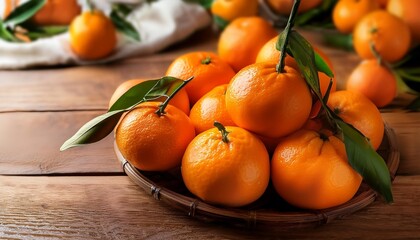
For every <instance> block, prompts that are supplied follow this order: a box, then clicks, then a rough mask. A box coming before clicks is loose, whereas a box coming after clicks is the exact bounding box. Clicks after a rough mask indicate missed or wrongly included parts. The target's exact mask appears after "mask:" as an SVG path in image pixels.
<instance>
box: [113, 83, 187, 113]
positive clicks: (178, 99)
mask: <svg viewBox="0 0 420 240" xmlns="http://www.w3.org/2000/svg"><path fill="white" fill-rule="evenodd" d="M144 81H145V80H144V79H132V80H128V81H125V82H123V83H121V84H120V85H119V86H118V87H117V88H116V89H115V91H114V93H113V94H112V96H111V98H110V100H109V104H108V108H111V106H112V105H113V104H114V103H115V102H116V101H117V100H118V98H120V97H121V95H123V94H124V93H125V92H127V91H128V90H129V89H130V88H132V87H134V86H135V85H137V84H139V83H141V82H144ZM165 100H166V97H160V98H158V99H156V100H155V101H154V102H163V101H165ZM169 104H171V105H173V106H174V107H177V108H179V109H180V110H182V111H183V112H184V113H185V114H189V113H190V102H189V99H188V95H187V92H186V91H185V89H181V90H180V91H179V92H178V93H177V94H176V95H175V96H174V97H173V98H172V99H171V100H170V101H169Z"/></svg>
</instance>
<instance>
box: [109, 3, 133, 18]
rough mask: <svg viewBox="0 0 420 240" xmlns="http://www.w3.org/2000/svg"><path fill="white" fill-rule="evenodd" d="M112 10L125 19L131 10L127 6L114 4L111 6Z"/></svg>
mask: <svg viewBox="0 0 420 240" xmlns="http://www.w3.org/2000/svg"><path fill="white" fill-rule="evenodd" d="M112 9H113V10H114V11H116V12H118V13H119V14H121V15H122V16H123V17H127V15H128V14H130V13H131V12H132V11H133V9H132V8H131V7H129V6H128V5H127V4H123V3H115V4H113V5H112Z"/></svg>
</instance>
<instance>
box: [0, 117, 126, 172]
mask: <svg viewBox="0 0 420 240" xmlns="http://www.w3.org/2000/svg"><path fill="white" fill-rule="evenodd" d="M101 113H102V112H95V111H93V112H15V113H1V114H0V133H1V137H0V174H60V173H92V172H95V173H103V172H106V173H121V172H122V168H121V166H120V164H119V162H118V160H116V158H115V155H114V152H113V147H112V142H113V138H112V134H111V135H110V136H108V137H107V138H106V139H104V140H102V141H100V142H98V143H95V144H92V145H88V146H84V147H78V148H73V149H69V150H67V151H64V152H60V150H59V148H60V146H61V145H62V144H63V143H64V141H65V140H66V139H68V138H69V137H71V136H72V135H73V134H74V133H76V131H77V130H78V129H79V128H80V127H81V126H82V125H83V124H84V123H86V122H87V121H89V120H90V119H92V118H94V117H95V116H97V115H99V114H101Z"/></svg>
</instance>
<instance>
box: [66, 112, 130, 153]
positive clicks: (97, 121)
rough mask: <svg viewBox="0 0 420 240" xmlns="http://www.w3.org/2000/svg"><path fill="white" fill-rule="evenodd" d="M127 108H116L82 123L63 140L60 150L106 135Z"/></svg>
mask: <svg viewBox="0 0 420 240" xmlns="http://www.w3.org/2000/svg"><path fill="white" fill-rule="evenodd" d="M126 111H127V110H117V111H112V112H107V113H105V114H103V115H100V116H98V117H96V118H94V119H92V120H90V121H89V122H88V123H86V124H85V125H83V127H81V128H80V129H79V131H77V132H76V134H74V135H73V136H72V137H71V138H69V139H68V140H67V141H65V142H64V144H63V145H62V146H61V147H60V151H64V150H67V149H69V148H71V147H76V146H80V145H82V144H88V143H94V142H98V141H99V140H101V139H103V138H105V137H106V136H108V135H109V134H110V133H111V132H112V131H113V130H114V128H115V126H116V125H117V123H118V121H119V120H120V118H121V116H122V114H123V113H124V112H126Z"/></svg>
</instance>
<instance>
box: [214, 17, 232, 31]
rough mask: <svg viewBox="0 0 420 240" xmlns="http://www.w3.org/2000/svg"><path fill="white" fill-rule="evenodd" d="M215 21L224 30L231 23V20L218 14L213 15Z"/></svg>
mask: <svg viewBox="0 0 420 240" xmlns="http://www.w3.org/2000/svg"><path fill="white" fill-rule="evenodd" d="M213 21H214V23H215V24H216V26H217V27H218V28H219V29H221V30H223V29H225V28H226V27H227V25H229V21H227V20H225V19H223V18H221V17H219V16H217V15H213Z"/></svg>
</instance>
